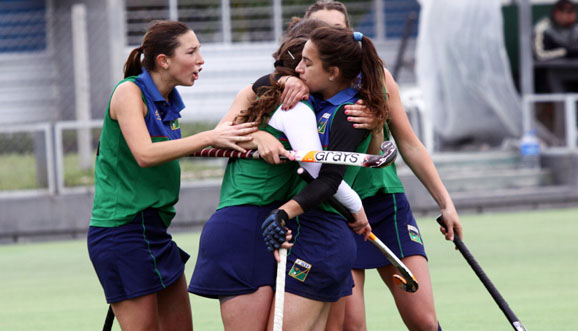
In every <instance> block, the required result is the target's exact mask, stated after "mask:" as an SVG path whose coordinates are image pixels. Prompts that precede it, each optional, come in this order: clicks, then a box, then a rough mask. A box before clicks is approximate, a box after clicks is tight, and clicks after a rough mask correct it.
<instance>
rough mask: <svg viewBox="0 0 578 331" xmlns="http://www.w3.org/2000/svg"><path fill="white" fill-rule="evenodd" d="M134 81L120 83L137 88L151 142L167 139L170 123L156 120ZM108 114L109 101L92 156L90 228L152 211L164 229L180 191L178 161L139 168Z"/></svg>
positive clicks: (158, 118)
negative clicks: (142, 102) (98, 140)
mask: <svg viewBox="0 0 578 331" xmlns="http://www.w3.org/2000/svg"><path fill="white" fill-rule="evenodd" d="M137 78H138V77H129V78H127V79H125V80H123V81H121V82H120V83H123V82H125V81H131V82H134V83H135V84H137V85H138V86H139V87H140V88H141V91H142V97H143V101H144V102H145V104H147V114H146V116H145V122H146V124H147V128H148V129H149V132H151V139H152V141H153V143H154V142H159V141H166V140H170V139H171V138H170V137H171V136H174V135H175V133H174V132H173V133H171V134H166V133H167V132H166V130H171V128H170V126H171V124H172V125H173V126H174V123H171V124H169V122H162V120H160V117H158V111H157V110H156V109H151V105H153V107H154V103H151V100H150V97H149V95H148V94H145V92H144V91H143V86H142V85H141V84H139V82H138V81H136V82H135V80H136V79H137ZM120 83H119V84H120ZM117 87H118V85H117ZM115 89H116V87H115ZM109 112H110V101H109V105H108V107H107V111H106V114H105V117H104V123H103V126H102V132H101V135H100V144H99V150H98V154H97V157H96V166H95V184H94V189H95V192H94V204H93V209H92V218H91V220H90V225H91V226H100V227H116V226H120V225H123V224H126V223H129V222H130V221H131V220H132V219H133V218H134V217H135V215H136V214H137V213H138V212H140V211H142V210H144V209H147V208H155V209H157V210H158V212H159V215H160V217H161V218H162V220H163V222H164V223H165V225H167V226H168V225H169V224H170V222H171V220H172V218H173V217H174V215H175V208H174V205H175V204H176V203H177V201H178V195H179V190H180V177H181V170H180V165H179V162H178V160H173V161H169V162H166V163H163V164H160V165H157V166H153V167H148V168H142V167H140V166H139V165H138V163H137V162H136V160H135V159H134V157H133V155H132V152H131V151H130V149H129V147H128V145H127V143H126V141H125V139H124V137H123V135H122V132H121V130H120V126H119V124H118V121H116V120H113V119H111V118H110V114H109ZM172 130H174V128H173V129H172ZM163 132H164V134H163ZM178 136H180V130H179V132H178Z"/></svg>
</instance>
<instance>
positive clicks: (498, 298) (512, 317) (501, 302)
mask: <svg viewBox="0 0 578 331" xmlns="http://www.w3.org/2000/svg"><path fill="white" fill-rule="evenodd" d="M437 222H438V223H439V224H440V225H441V226H442V227H444V229H446V230H447V226H446V222H445V221H444V219H443V217H442V216H439V217H438V218H437ZM454 244H455V245H456V247H457V248H458V250H459V251H460V253H462V255H463V256H464V258H465V259H466V261H467V262H468V264H469V265H470V267H472V269H473V270H474V272H475V273H476V275H477V276H478V278H479V279H480V280H481V281H482V284H484V286H485V287H486V289H487V290H488V292H490V295H491V296H492V298H494V301H495V302H496V303H497V304H498V307H500V309H501V310H502V311H503V312H504V314H505V315H506V318H507V319H508V321H510V324H511V325H512V327H513V328H514V330H517V331H526V328H525V327H524V326H523V325H522V322H520V320H519V319H518V317H517V316H516V314H514V312H513V311H512V309H510V306H508V303H507V302H506V300H505V299H504V298H503V297H502V295H501V294H500V292H498V289H497V288H496V287H495V286H494V284H492V281H491V280H490V278H488V276H487V275H486V273H485V272H484V270H483V269H482V267H481V266H480V265H479V263H478V261H476V259H475V258H474V256H473V255H472V253H470V250H469V249H468V248H467V247H466V245H465V244H464V242H463V241H462V239H460V237H459V236H458V235H457V234H454Z"/></svg>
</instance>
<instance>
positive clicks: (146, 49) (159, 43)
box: [124, 21, 191, 78]
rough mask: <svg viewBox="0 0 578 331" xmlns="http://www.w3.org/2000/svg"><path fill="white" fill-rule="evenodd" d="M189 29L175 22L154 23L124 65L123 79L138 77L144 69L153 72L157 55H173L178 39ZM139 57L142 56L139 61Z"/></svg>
mask: <svg viewBox="0 0 578 331" xmlns="http://www.w3.org/2000/svg"><path fill="white" fill-rule="evenodd" d="M190 30H191V29H190V28H189V27H188V26H187V25H186V24H184V23H181V22H175V21H154V22H152V23H151V25H150V26H149V28H148V29H147V32H146V33H145V35H144V38H143V42H142V45H141V46H139V47H137V48H135V49H133V50H132V51H131V52H130V54H129V55H128V59H127V60H126V63H125V64H124V78H126V77H130V76H136V75H139V74H140V73H141V72H142V68H143V67H144V68H145V69H146V70H148V71H153V70H154V69H155V65H156V58H157V56H158V55H159V54H165V55H166V56H168V57H171V56H173V55H174V52H175V49H176V48H177V47H179V40H178V38H179V37H180V36H181V35H183V34H185V33H187V32H188V31H190ZM141 55H144V57H143V59H142V60H141Z"/></svg>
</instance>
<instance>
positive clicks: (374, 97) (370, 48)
mask: <svg viewBox="0 0 578 331" xmlns="http://www.w3.org/2000/svg"><path fill="white" fill-rule="evenodd" d="M309 39H310V40H311V42H312V43H313V44H315V46H316V47H317V51H318V52H319V58H320V59H321V62H322V63H323V68H324V69H325V70H328V69H329V68H330V67H337V68H339V71H340V73H341V78H342V79H343V80H345V81H347V82H349V83H350V84H353V82H354V81H355V80H356V79H357V78H358V76H359V74H360V73H361V88H360V89H359V96H360V98H361V99H363V100H364V101H365V103H366V105H367V108H368V109H369V110H370V111H371V112H372V113H373V114H374V115H375V117H376V119H377V120H378V121H379V123H380V124H381V125H383V123H384V122H385V120H386V119H387V118H388V115H389V114H388V113H389V111H388V108H387V103H386V101H385V97H386V96H385V94H384V93H385V87H384V81H385V72H384V70H383V61H382V60H381V59H380V58H379V55H378V54H377V50H376V49H375V46H374V45H373V42H372V41H371V40H370V39H369V38H367V37H365V36H363V37H362V38H361V42H357V41H355V40H354V37H353V32H351V31H349V30H346V29H340V28H335V27H322V28H318V29H316V30H315V31H313V33H311V36H310V37H309Z"/></svg>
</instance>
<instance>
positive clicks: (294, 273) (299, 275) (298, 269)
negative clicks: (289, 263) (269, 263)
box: [289, 259, 311, 282]
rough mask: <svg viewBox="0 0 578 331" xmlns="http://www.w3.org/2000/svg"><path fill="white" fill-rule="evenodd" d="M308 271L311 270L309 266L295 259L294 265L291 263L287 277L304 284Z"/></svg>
mask: <svg viewBox="0 0 578 331" xmlns="http://www.w3.org/2000/svg"><path fill="white" fill-rule="evenodd" d="M309 270H311V264H309V263H307V262H305V261H303V260H300V259H297V260H296V261H295V263H293V267H291V270H289V276H291V277H293V278H295V279H297V280H298V281H301V282H304V281H305V278H307V275H308V274H309Z"/></svg>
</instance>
